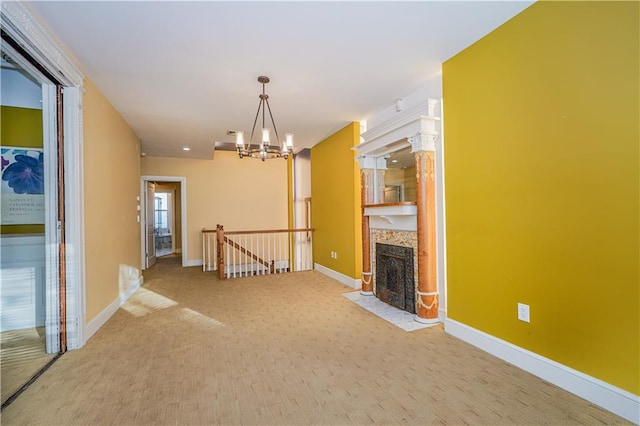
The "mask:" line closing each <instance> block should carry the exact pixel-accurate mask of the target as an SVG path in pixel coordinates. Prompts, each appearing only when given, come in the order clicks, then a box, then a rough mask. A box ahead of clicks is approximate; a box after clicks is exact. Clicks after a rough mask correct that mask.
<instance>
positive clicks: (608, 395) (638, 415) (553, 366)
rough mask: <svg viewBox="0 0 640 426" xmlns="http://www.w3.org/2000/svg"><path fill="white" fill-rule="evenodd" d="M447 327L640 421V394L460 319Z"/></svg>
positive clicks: (608, 407)
mask: <svg viewBox="0 0 640 426" xmlns="http://www.w3.org/2000/svg"><path fill="white" fill-rule="evenodd" d="M444 329H445V331H446V332H447V333H449V334H451V335H452V336H455V337H457V338H459V339H461V340H464V341H465V342H467V343H470V344H472V345H473V346H476V347H478V348H480V349H482V350H484V351H486V352H488V353H490V354H492V355H494V356H497V357H498V358H500V359H503V360H505V361H507V362H509V363H511V364H513V365H515V366H516V367H519V368H521V369H523V370H525V371H528V372H529V373H531V374H533V375H535V376H538V377H540V378H542V379H544V380H546V381H548V382H550V383H553V384H554V385H556V386H559V387H561V388H563V389H565V390H567V391H569V392H571V393H573V394H575V395H578V396H579V397H581V398H584V399H586V400H587V401H590V402H592V403H594V404H596V405H599V406H600V407H602V408H604V409H606V410H609V411H611V412H612V413H615V414H617V415H618V416H620V417H624V418H625V419H627V420H629V421H630V422H633V423H635V424H639V423H640V396H638V395H634V394H632V393H630V392H627V391H625V390H623V389H620V388H617V387H615V386H613V385H610V384H609V383H606V382H604V381H602V380H600V379H596V378H595V377H591V376H588V375H586V374H584V373H581V372H579V371H577V370H574V369H572V368H570V367H567V366H566V365H563V364H560V363H558V362H556V361H553V360H551V359H548V358H545V357H543V356H541V355H538V354H536V353H534V352H531V351H528V350H526V349H523V348H521V347H519V346H516V345H513V344H511V343H509V342H506V341H504V340H501V339H498V338H497V337H494V336H492V335H490V334H487V333H484V332H482V331H480V330H476V329H475V328H472V327H469V326H468V325H465V324H462V323H460V322H458V321H455V320H452V319H447V320H446V322H445V327H444Z"/></svg>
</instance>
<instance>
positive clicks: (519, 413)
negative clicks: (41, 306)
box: [2, 258, 625, 425]
mask: <svg viewBox="0 0 640 426" xmlns="http://www.w3.org/2000/svg"><path fill="white" fill-rule="evenodd" d="M345 289H346V288H345V287H344V286H342V285H341V284H339V283H337V282H336V281H333V280H331V279H328V278H326V277H325V276H323V275H321V274H319V273H317V272H314V271H309V272H300V273H294V274H288V275H277V276H266V277H253V278H242V279H236V280H228V281H223V282H221V281H218V280H217V279H216V278H215V274H214V273H205V272H202V270H201V269H200V268H186V269H183V268H180V266H179V263H178V261H176V260H175V259H171V258H170V259H163V260H161V261H160V262H159V264H158V265H156V266H154V267H153V268H151V270H149V271H148V272H147V273H145V285H144V287H143V288H142V289H140V291H138V293H136V295H135V296H134V297H132V298H131V299H130V301H129V302H128V303H127V305H126V306H125V307H124V308H123V309H120V310H119V311H118V312H117V313H116V314H115V315H114V316H113V317H112V318H111V319H110V320H109V321H108V322H107V324H105V326H104V327H103V328H102V329H100V330H99V331H98V332H97V333H96V334H95V335H94V337H93V338H92V339H91V340H90V341H89V342H88V343H87V345H86V346H85V347H84V348H83V349H81V350H77V351H72V352H69V353H67V354H65V355H64V356H63V357H62V358H61V359H60V360H59V361H58V362H56V363H55V364H54V365H53V366H52V367H51V368H50V369H49V370H48V371H47V372H46V373H45V374H44V375H43V376H42V377H41V378H40V379H38V381H36V383H34V384H33V385H32V386H31V387H30V388H29V389H28V390H27V391H26V392H25V393H24V394H23V395H22V396H20V398H18V399H17V400H16V401H15V402H14V403H13V404H12V405H10V406H9V407H8V408H7V409H6V410H5V411H4V412H3V414H2V424H3V425H5V424H7V425H9V424H60V425H69V424H84V425H93V424H96V425H98V424H123V425H137V424H154V425H169V424H171V425H175V424H180V425H182V424H194V425H209V424H224V425H236V424H257V425H305V424H332V425H349V424H384V425H395V424H419V425H425V424H455V425H457V424H492V425H493V424H622V423H625V422H624V421H623V420H622V419H620V418H619V417H616V416H615V415H613V414H611V413H609V412H607V411H604V410H602V409H600V408H598V407H595V406H594V405H592V404H590V403H588V402H586V401H584V400H582V399H580V398H578V397H575V396H573V395H571V394H569V393H567V392H565V391H563V390H560V389H559V388H557V387H555V386H552V385H550V384H548V383H546V382H544V381H542V380H539V379H537V378H535V377H533V376H532V375H530V374H528V373H525V372H523V371H521V370H519V369H518V368H515V367H513V366H511V365H509V364H506V363H504V362H502V361H501V360H499V359H496V358H494V357H492V356H490V355H488V354H486V353H484V352H482V351H480V350H478V349H476V348H474V347H472V346H469V345H467V344H466V343H463V342H461V341H459V340H457V339H455V338H453V337H450V336H448V335H446V334H445V333H444V332H443V331H442V328H441V327H433V328H428V329H423V330H417V331H413V332H411V333H407V332H405V331H403V330H401V329H399V328H398V327H396V326H394V325H392V324H390V323H388V322H387V321H385V320H383V319H380V318H378V317H376V316H375V315H373V314H371V313H369V312H367V311H366V310H364V309H363V308H361V307H359V306H357V305H356V304H354V303H352V302H351V301H349V300H347V299H346V298H344V297H342V296H341V294H342V293H344V292H345Z"/></svg>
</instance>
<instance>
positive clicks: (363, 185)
mask: <svg viewBox="0 0 640 426" xmlns="http://www.w3.org/2000/svg"><path fill="white" fill-rule="evenodd" d="M358 163H359V166H360V203H361V206H362V287H361V290H360V294H362V295H364V296H373V273H372V272H371V230H370V228H369V216H367V215H365V214H364V209H365V206H366V205H368V204H374V203H376V193H378V194H383V192H382V191H380V188H381V187H382V188H384V181H382V182H380V178H381V177H382V179H384V170H385V169H386V163H385V164H376V163H380V159H377V158H375V157H364V156H363V157H359V158H358ZM381 173H382V174H381ZM376 175H377V177H376ZM376 180H377V181H378V182H377V185H376ZM378 197H379V195H378ZM378 199H379V198H378Z"/></svg>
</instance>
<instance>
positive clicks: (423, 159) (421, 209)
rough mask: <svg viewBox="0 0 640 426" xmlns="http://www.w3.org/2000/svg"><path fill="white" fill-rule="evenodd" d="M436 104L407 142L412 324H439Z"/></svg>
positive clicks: (430, 108)
mask: <svg viewBox="0 0 640 426" xmlns="http://www.w3.org/2000/svg"><path fill="white" fill-rule="evenodd" d="M435 102H436V101H435V100H433V99H429V117H423V118H422V123H423V124H422V130H420V131H419V132H418V133H417V134H416V135H414V136H411V137H409V138H408V140H409V142H410V143H411V147H412V150H411V152H413V153H414V154H415V158H416V198H417V199H416V206H417V225H418V226H417V228H418V288H417V289H416V296H417V310H416V312H417V313H416V317H415V320H416V321H418V322H422V323H435V322H438V304H439V297H438V282H437V276H436V265H437V263H436V250H437V248H436V194H435V168H434V166H435V141H436V138H437V136H438V132H437V131H436V130H435V125H436V123H437V121H438V120H439V118H437V117H433V108H434V107H435Z"/></svg>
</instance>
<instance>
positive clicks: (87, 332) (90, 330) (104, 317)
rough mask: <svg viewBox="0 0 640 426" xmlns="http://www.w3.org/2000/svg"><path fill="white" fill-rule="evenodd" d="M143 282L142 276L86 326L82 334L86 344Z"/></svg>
mask: <svg viewBox="0 0 640 426" xmlns="http://www.w3.org/2000/svg"><path fill="white" fill-rule="evenodd" d="M143 282H144V277H143V276H142V275H141V276H140V277H138V279H137V280H135V281H134V282H133V283H132V285H130V286H129V288H128V289H127V290H126V291H125V292H124V293H122V294H120V295H119V296H118V297H116V298H115V299H114V300H113V302H111V303H110V304H109V305H108V306H107V307H106V308H104V309H103V310H102V312H100V313H99V314H98V315H96V316H95V317H94V318H93V319H92V320H91V321H89V322H88V323H87V324H86V325H85V326H84V332H83V333H82V335H83V337H84V343H86V342H88V341H89V339H90V338H91V336H93V335H94V334H95V333H96V331H98V330H99V329H100V327H102V326H103V325H104V324H105V323H106V322H107V321H108V320H109V318H111V316H113V314H115V313H116V311H117V310H118V309H119V308H120V306H122V305H124V303H125V302H126V301H127V299H128V298H129V297H131V295H132V294H133V293H135V292H136V290H137V289H139V288H140V286H141V285H142V283H143ZM83 345H84V344H83Z"/></svg>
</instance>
